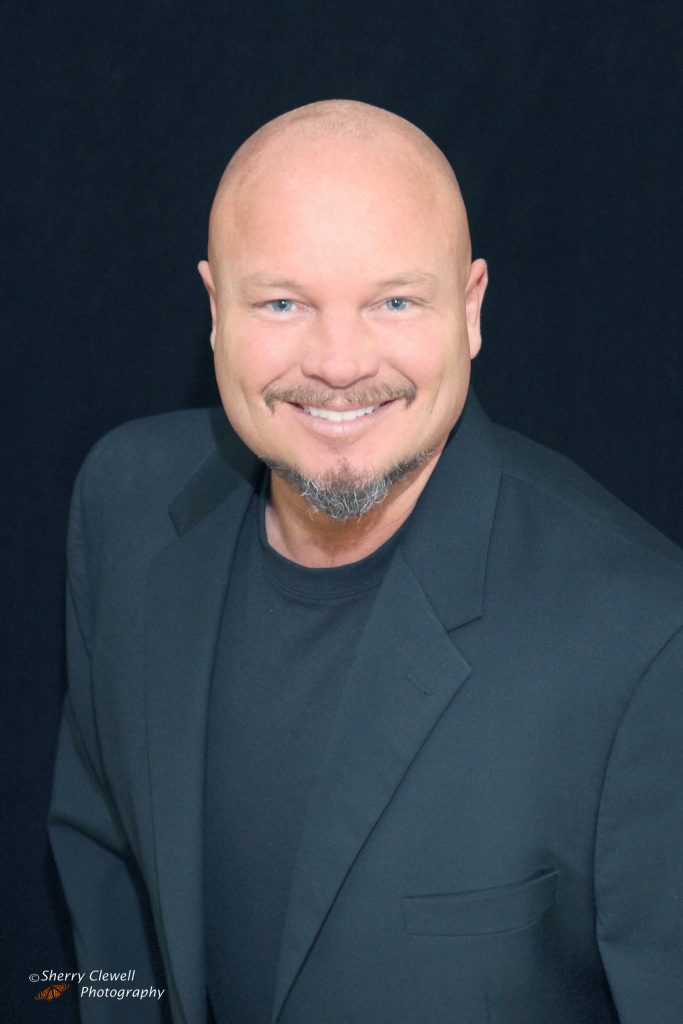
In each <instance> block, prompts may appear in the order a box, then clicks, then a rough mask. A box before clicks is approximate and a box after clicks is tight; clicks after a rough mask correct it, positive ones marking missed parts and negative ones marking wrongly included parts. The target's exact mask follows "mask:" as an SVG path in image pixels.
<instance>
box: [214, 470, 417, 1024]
mask: <svg viewBox="0 0 683 1024" xmlns="http://www.w3.org/2000/svg"><path fill="white" fill-rule="evenodd" d="M267 479H268V478H267V477H266V480H265V481H264V487H263V488H262V490H261V492H260V493H259V494H257V495H255V496H254V498H253V499H252V502H251V506H250V508H249V510H248V513H247V515H246V517H245V521H244V524H243V527H242V530H241V532H240V537H239V541H238V544H237V549H236V554H235V560H234V563H233V568H232V573H231V577H230V582H229V586H228V592H227V595H226V601H225V608H224V612H223V619H222V625H221V628H220V633H219V638H218V644H217V648H216V659H215V663H214V672H213V679H212V686H211V701H210V708H209V728H208V744H207V763H206V826H205V834H206V854H205V899H206V923H207V933H206V934H207V980H208V989H209V997H210V1002H211V1006H212V1009H213V1013H214V1016H215V1019H216V1021H217V1022H218V1024H266V1022H267V1021H268V1020H269V1018H270V1011H271V1004H272V1000H273V996H274V990H275V971H276V967H277V958H278V954H279V948H280V941H281V938H282V930H283V925H284V918H285V913H286V908H287V896H288V892H289V884H290V879H291V875H292V870H293V865H294V859H295V856H296V850H297V844H298V841H299V836H300V833H301V828H302V824H303V819H304V815H305V812H306V806H307V802H308V797H309V794H310V790H311V787H312V786H313V784H314V782H315V775H316V769H317V767H318V765H319V763H320V760H321V756H322V753H323V751H324V747H325V743H326V739H327V737H328V734H329V730H330V726H331V723H332V718H333V715H334V711H335V708H336V705H337V703H338V700H339V696H340V694H341V691H342V688H343V686H344V684H345V682H346V678H347V673H348V669H349V666H350V664H351V661H352V658H353V654H354V652H355V649H356V647H357V645H358V643H359V641H360V638H361V635H362V631H363V628H364V624H365V622H366V620H367V616H368V613H369V611H370V608H371V606H372V602H373V600H374V597H375V594H376V592H377V589H378V587H379V585H380V583H381V581H382V578H383V576H384V573H385V570H386V568H387V566H388V564H389V562H390V560H391V557H392V555H393V552H394V550H395V547H396V544H397V539H398V535H399V533H400V531H398V532H397V533H396V534H394V536H393V537H391V538H390V539H389V540H388V541H387V542H386V543H385V544H384V545H382V547H380V548H379V549H378V550H377V551H375V552H373V553H372V554H371V555H369V556H368V557H367V558H364V559H362V561H360V562H354V563H352V564H350V565H343V566H339V567H336V568H332V569H309V568H307V567H305V566H301V565H299V564H298V563H296V562H291V561H289V560H288V559H286V558H283V557H282V556H281V555H279V554H278V553H277V552H276V551H274V550H273V548H271V547H270V545H269V544H268V541H267V538H266V532H265V497H264V495H265V488H266V486H267Z"/></svg>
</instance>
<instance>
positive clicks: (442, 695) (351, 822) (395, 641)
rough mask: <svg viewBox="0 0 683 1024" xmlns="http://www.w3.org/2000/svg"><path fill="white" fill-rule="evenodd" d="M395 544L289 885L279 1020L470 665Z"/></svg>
mask: <svg viewBox="0 0 683 1024" xmlns="http://www.w3.org/2000/svg"><path fill="white" fill-rule="evenodd" d="M469 671H470V669H469V665H468V664H467V662H466V661H465V659H464V658H463V657H462V656H461V655H460V654H459V652H458V650H457V648H456V647H455V646H454V645H453V644H452V643H451V641H450V640H449V639H448V636H447V634H446V633H445V632H444V629H443V626H442V625H441V622H440V621H439V619H438V618H437V616H436V614H435V613H434V611H433V609H432V608H431V606H430V604H429V602H428V601H427V599H426V598H425V595H424V592H423V591H422V588H421V587H420V585H419V584H418V582H417V581H416V579H415V577H414V576H413V574H412V572H411V570H410V569H409V568H408V566H407V564H406V562H405V560H404V558H403V556H402V555H401V553H400V551H398V552H396V554H395V556H394V558H393V560H392V563H391V566H390V568H389V570H388V573H387V576H386V578H385V580H384V581H383V583H382V586H381V588H380V591H379V593H378V596H377V599H376V601H375V604H374V607H373V610H372V613H371V615H370V617H369V619H368V622H367V626H366V629H365V632H364V637H363V640H362V642H361V645H360V647H359V650H358V652H357V654H356V657H355V659H354V661H353V665H352V669H351V673H350V678H349V681H348V684H347V686H346V687H345V690H344V693H343V695H342V698H341V703H340V705H339V707H338V709H337V714H336V717H335V722H334V725H333V728H332V734H331V737H330V740H329V743H328V747H327V753H326V757H325V761H324V764H323V765H322V767H321V771H320V773H319V778H318V783H317V785H316V788H315V789H314V792H313V794H312V797H311V800H310V803H309V809H308V813H307V818H306V823H305V825H304V831H303V834H302V838H301V843H300V847H299V853H298V857H297V863H296V867H295V871H294V876H293V878H292V883H291V888H290V898H289V907H288V912H287V919H286V923H285V929H284V936H283V942H282V950H281V957H280V963H279V967H278V976H277V984H276V992H275V1000H274V1005H273V1014H272V1021H273V1022H274V1021H275V1020H276V1019H277V1017H278V1015H279V1013H280V1011H281V1009H282V1007H283V1004H284V1001H285V999H286V998H287V994H288V992H289V990H290V989H291V987H292V985H293V983H294V981H295V979H296V976H297V974H298V972H299V969H300V967H301V965H302V964H303V961H304V960H305V958H306V955H307V953H308V950H309V949H310V947H311V945H312V944H313V942H314V941H315V938H316V935H317V934H318V932H319V930H320V928H321V926H322V924H323V922H324V920H325V917H326V916H327V913H328V911H329V909H330V906H331V905H332V902H333V901H334V898H335V896H336V894H337V892H338V890H339V888H340V886H341V885H342V883H343V881H344V878H345V877H346V875H347V873H348V871H349V869H350V868H351V865H352V864H353V861H354V860H355V858H356V856H357V855H358V853H359V851H360V849H361V848H362V846H363V844H364V842H365V840H366V839H367V837H368V835H369V834H370V832H371V831H372V829H373V827H374V825H375V823H376V822H377V820H378V818H379V817H380V815H381V814H382V812H383V810H384V808H385V807H386V805H387V804H388V802H389V801H390V800H391V797H392V795H393V793H394V791H395V789H396V787H397V786H398V785H399V784H400V782H401V779H402V778H403V776H404V774H405V772H406V771H407V769H408V767H409V765H410V763H411V761H412V760H413V758H414V757H415V754H416V753H417V751H418V750H419V749H420V747H421V746H422V744H423V743H424V741H425V739H426V737H427V736H428V734H429V732H430V731H431V729H432V728H433V726H434V724H435V723H436V721H437V720H438V718H439V716H440V715H441V714H442V712H443V711H444V709H445V708H446V706H447V705H448V704H449V702H450V701H451V699H452V697H453V696H454V694H455V693H456V692H457V690H458V689H459V688H460V686H461V685H462V683H463V682H464V680H465V679H466V678H467V676H468V674H469Z"/></svg>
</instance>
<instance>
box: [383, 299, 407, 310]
mask: <svg viewBox="0 0 683 1024" xmlns="http://www.w3.org/2000/svg"><path fill="white" fill-rule="evenodd" d="M409 302H410V299H399V298H393V299H387V301H386V302H385V303H384V305H385V306H386V307H387V308H388V309H390V310H392V311H393V312H394V313H401V312H403V310H404V309H407V308H408V303H409Z"/></svg>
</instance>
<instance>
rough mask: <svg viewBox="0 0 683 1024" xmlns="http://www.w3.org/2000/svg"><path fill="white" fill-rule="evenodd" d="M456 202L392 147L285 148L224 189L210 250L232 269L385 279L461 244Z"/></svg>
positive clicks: (416, 159)
mask: <svg viewBox="0 0 683 1024" xmlns="http://www.w3.org/2000/svg"><path fill="white" fill-rule="evenodd" d="M458 199H459V194H458V193H457V187H456V186H455V185H452V184H451V183H450V182H449V181H448V180H447V178H446V176H445V175H444V174H443V173H442V172H440V171H439V170H438V169H435V168H434V167H431V166H429V164H428V162H427V161H425V160H424V159H421V158H420V155H419V154H418V153H416V152H415V151H414V150H412V149H411V148H410V147H407V146H406V145H405V144H403V145H401V144H399V143H397V142H396V141H395V140H383V141H382V142H381V143H379V142H373V141H367V140H363V141H358V140H348V139H347V140H332V141H331V140H305V142H304V143H302V142H301V140H299V141H298V144H292V140H286V141H285V142H281V143H280V145H271V146H269V147H267V148H266V150H265V151H263V152H262V153H260V154H258V157H257V158H256V159H255V160H252V161H251V162H250V164H249V165H248V166H247V167H245V168H244V169H243V170H242V172H241V173H240V174H239V175H238V176H236V180H235V181H234V182H232V183H231V184H229V186H228V188H226V190H225V193H224V195H223V196H222V197H221V202H220V204H217V209H216V210H215V211H214V213H212V232H213V235H214V249H215V252H216V255H218V256H222V257H223V258H224V259H227V260H228V262H229V263H230V265H232V266H233V267H235V266H236V264H245V263H247V264H248V263H249V262H250V261H254V260H256V261H257V262H259V263H260V262H263V260H266V261H269V262H272V261H275V262H277V261H278V260H281V261H284V263H285V264H287V263H288V261H299V262H300V261H302V260H303V261H305V260H308V261H310V262H311V263H313V264H315V263H316V261H317V262H321V261H322V262H323V263H324V262H325V261H339V260H341V261H342V262H344V261H345V262H347V263H348V264H350V265H352V264H354V263H356V264H358V263H365V264H369V265H368V267H367V269H368V271H369V272H373V271H374V270H376V271H377V272H378V273H381V264H382V263H383V261H384V260H385V258H387V257H391V262H392V264H393V266H394V267H395V266H397V265H406V266H409V265H412V264H415V263H416V262H417V263H419V264H420V265H424V264H425V261H430V260H432V261H437V262H438V261H439V260H441V259H442V258H444V257H448V256H449V255H450V256H451V257H452V254H453V250H454V249H457V247H458V245H459V244H461V242H462V239H461V238H460V235H461V233H462V231H461V224H460V219H459V217H458V208H457V200H458ZM397 261H398V262H397ZM375 264H376V266H374V265H375ZM242 269H245V268H242Z"/></svg>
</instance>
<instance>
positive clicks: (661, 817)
mask: <svg viewBox="0 0 683 1024" xmlns="http://www.w3.org/2000/svg"><path fill="white" fill-rule="evenodd" d="M595 895H596V904H597V937H598V941H599V944H600V950H601V955H602V959H603V963H604V965H605V969H606V972H607V976H608V979H609V984H610V987H611V990H612V996H613V999H614V1002H615V1005H616V1008H617V1012H618V1014H619V1020H620V1022H621V1024H679V1022H680V1021H681V1013H682V1009H681V1008H682V1007H683V630H681V631H679V632H678V633H677V634H676V635H675V636H674V637H673V638H672V639H671V640H670V641H669V642H668V643H667V645H666V646H665V647H664V648H663V650H662V651H661V652H660V653H659V655H658V656H657V657H656V658H655V659H654V660H653V661H652V663H651V664H650V667H649V668H648V670H647V671H646V673H645V674H644V676H643V677H642V679H641V681H640V684H639V686H638V688H637V690H636V692H635V694H634V695H633V697H632V699H631V701H630V704H629V706H628V707H627V709H626V711H625V713H624V715H623V718H622V721H621V725H620V728H619V731H618V734H617V736H616V738H615V741H614V744H613V747H612V752H611V755H610V760H609V765H608V770H607V774H606V778H605V783H604V787H603V795H602V800H601V807H600V812H599V816H598V828H597V839H596V865H595Z"/></svg>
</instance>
